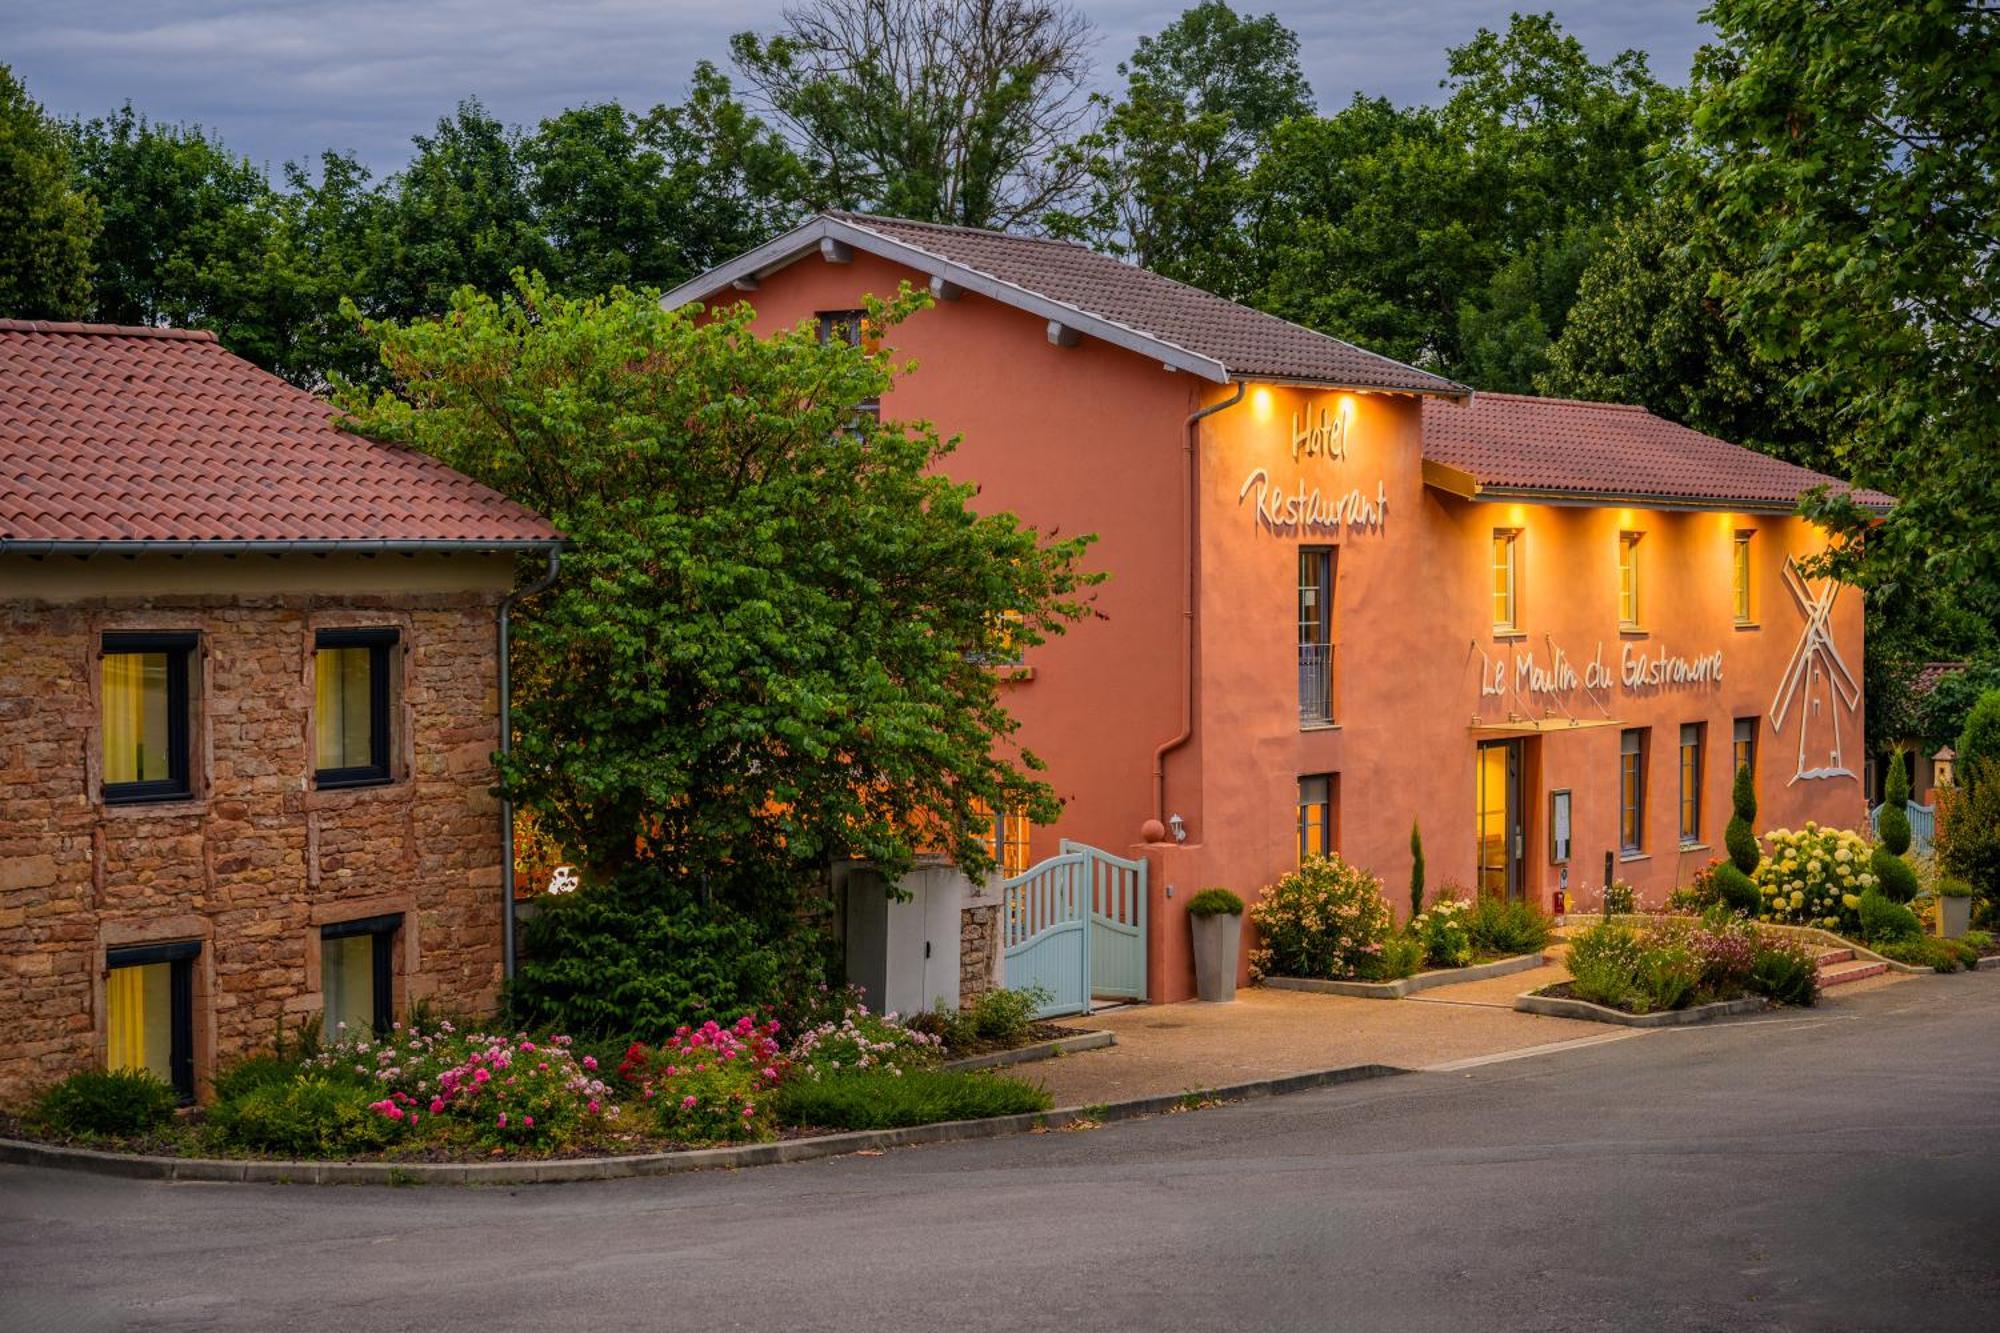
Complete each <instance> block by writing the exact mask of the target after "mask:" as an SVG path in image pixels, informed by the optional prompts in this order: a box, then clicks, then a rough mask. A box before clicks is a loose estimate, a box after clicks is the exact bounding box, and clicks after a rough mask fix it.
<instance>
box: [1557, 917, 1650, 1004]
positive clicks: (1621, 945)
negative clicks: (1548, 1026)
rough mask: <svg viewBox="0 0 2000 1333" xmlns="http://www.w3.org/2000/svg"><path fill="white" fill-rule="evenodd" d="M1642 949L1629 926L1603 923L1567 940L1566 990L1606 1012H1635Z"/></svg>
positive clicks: (1641, 1000)
mask: <svg viewBox="0 0 2000 1333" xmlns="http://www.w3.org/2000/svg"><path fill="white" fill-rule="evenodd" d="M1644 952H1645V950H1644V946H1643V945H1642V943H1641V942H1640V939H1639V932H1638V931H1636V930H1634V929H1632V928H1631V927H1630V926H1625V925H1620V924H1618V923H1617V922H1613V921H1606V922H1603V923H1601V924H1599V925H1595V926H1591V927H1589V928H1588V929H1585V930H1580V931H1578V932H1577V933H1576V934H1575V935H1574V936H1572V937H1571V938H1570V942H1569V958H1568V960H1567V963H1568V967H1569V977H1570V989H1571V990H1572V991H1574V992H1575V993H1576V996H1577V998H1578V999H1581V1000H1588V1001H1590V1002H1591V1003H1592V1004H1601V1005H1604V1006H1605V1007H1606V1008H1609V1009H1625V1010H1631V1011H1635V1012H1636V1011H1637V1010H1638V1009H1640V1008H1641V1007H1642V1006H1643V1004H1644V994H1643V992H1642V991H1641V989H1640V985H1639V968H1640V962H1641V956H1642V955H1643V954H1644Z"/></svg>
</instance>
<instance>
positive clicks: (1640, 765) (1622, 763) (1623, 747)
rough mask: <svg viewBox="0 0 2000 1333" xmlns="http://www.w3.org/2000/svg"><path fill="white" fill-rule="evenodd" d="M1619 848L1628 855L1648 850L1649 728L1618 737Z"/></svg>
mask: <svg viewBox="0 0 2000 1333" xmlns="http://www.w3.org/2000/svg"><path fill="white" fill-rule="evenodd" d="M1618 846H1619V848H1620V850H1622V851H1626V852H1639V851H1644V850H1645V847H1646V728H1644V727H1635V728H1634V729H1632V730H1630V731H1624V732H1620V733H1619V736H1618Z"/></svg>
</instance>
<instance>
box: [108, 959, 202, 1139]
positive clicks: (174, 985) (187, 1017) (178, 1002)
mask: <svg viewBox="0 0 2000 1333" xmlns="http://www.w3.org/2000/svg"><path fill="white" fill-rule="evenodd" d="M199 957H201V942H200V941H199V940H179V941H176V942H174V943H172V944H136V945H131V946H128V947H124V948H117V949H106V950H105V951H104V970H105V971H106V972H110V971H112V970H113V969H114V968H120V967H145V966H148V965H150V964H153V963H165V964H167V965H168V968H167V1070H168V1073H169V1075H170V1077H169V1078H168V1082H169V1083H171V1084H172V1085H173V1089H174V1091H175V1092H176V1093H178V1094H179V1095H180V1099H181V1100H182V1101H183V1102H192V1101H193V1100H194V960H195V959H197V958H199Z"/></svg>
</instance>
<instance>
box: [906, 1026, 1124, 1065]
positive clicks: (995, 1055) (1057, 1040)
mask: <svg viewBox="0 0 2000 1333" xmlns="http://www.w3.org/2000/svg"><path fill="white" fill-rule="evenodd" d="M1117 1044H1118V1035H1117V1034H1116V1033H1114V1032H1103V1031H1097V1032H1079V1033H1078V1034H1077V1035H1076V1036H1074V1037H1054V1038H1051V1039H1050V1040H1048V1041H1038V1042H1035V1043H1034V1044H1032V1045H1029V1046H1016V1047H1015V1048H1014V1049H1012V1050H1010V1051H988V1052H986V1053H985V1054H984V1055H968V1056H966V1057H965V1058H964V1059H962V1060H947V1061H945V1062H944V1063H943V1064H941V1065H939V1066H938V1068H939V1070H941V1071H943V1072H945V1073H970V1072H972V1071H973V1070H975V1069H1004V1068H1005V1067H1007V1066H1008V1065H1024V1064H1028V1063H1030V1062H1031V1061H1035V1060H1050V1059H1053V1058H1055V1057H1056V1056H1058V1055H1070V1054H1073V1053H1075V1052H1077V1051H1095V1050H1100V1049H1102V1048H1103V1047H1106V1046H1116V1045H1117Z"/></svg>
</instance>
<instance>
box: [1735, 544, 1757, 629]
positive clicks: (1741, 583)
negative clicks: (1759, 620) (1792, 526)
mask: <svg viewBox="0 0 2000 1333" xmlns="http://www.w3.org/2000/svg"><path fill="white" fill-rule="evenodd" d="M1755 535H1756V534H1755V533H1750V532H1739V533H1737V534H1736V540H1735V542H1734V544H1733V546H1732V549H1731V552H1730V565H1729V568H1730V582H1731V594H1732V598H1733V601H1734V603H1735V607H1736V623H1737V624H1739V625H1747V624H1749V623H1750V622H1751V620H1753V619H1754V618H1755V617H1754V614H1753V613H1754V610H1755V607H1754V604H1753V603H1752V602H1751V600H1750V538H1751V537H1753V536H1755Z"/></svg>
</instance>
